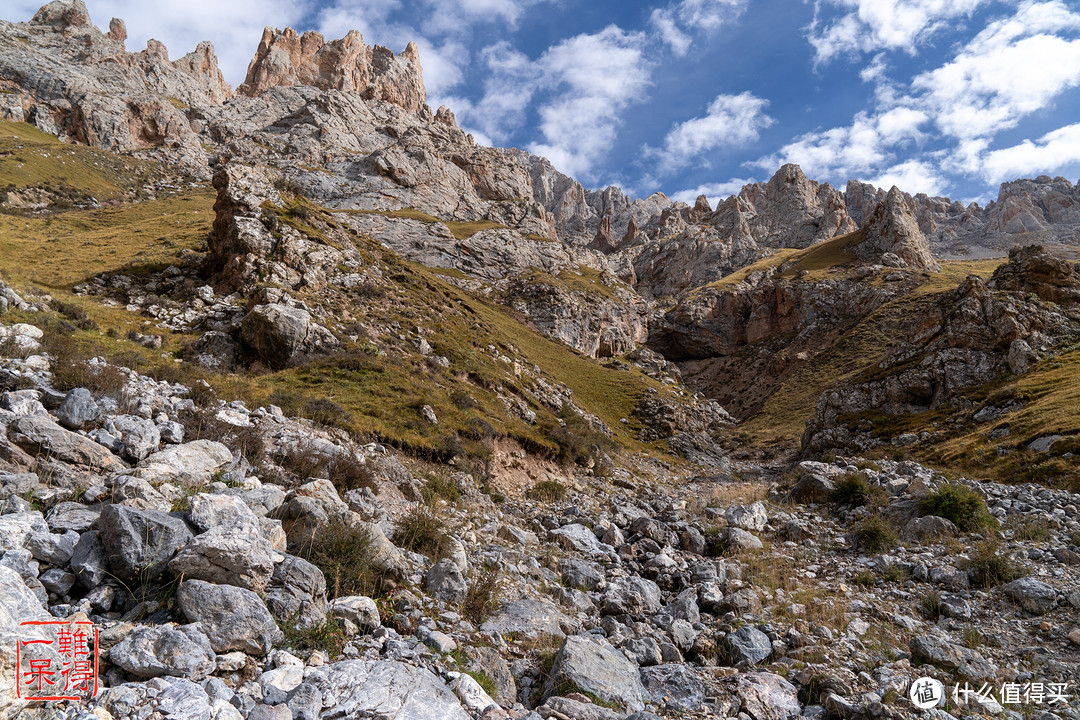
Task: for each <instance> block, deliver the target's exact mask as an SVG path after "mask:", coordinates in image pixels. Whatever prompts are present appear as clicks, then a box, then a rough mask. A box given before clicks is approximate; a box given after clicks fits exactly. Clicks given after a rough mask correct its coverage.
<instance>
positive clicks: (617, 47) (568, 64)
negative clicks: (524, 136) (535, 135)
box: [529, 25, 652, 176]
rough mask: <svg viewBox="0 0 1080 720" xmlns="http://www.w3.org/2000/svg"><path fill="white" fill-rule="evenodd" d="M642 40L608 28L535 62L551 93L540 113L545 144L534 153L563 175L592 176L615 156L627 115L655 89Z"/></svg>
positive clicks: (566, 42)
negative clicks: (606, 156)
mask: <svg viewBox="0 0 1080 720" xmlns="http://www.w3.org/2000/svg"><path fill="white" fill-rule="evenodd" d="M643 40H644V37H643V36H642V34H641V33H628V32H626V31H624V30H622V29H621V28H619V27H617V26H615V25H609V26H608V27H606V28H604V29H603V30H601V31H600V32H597V33H589V34H582V35H576V36H574V37H572V38H569V39H567V40H564V41H562V42H560V43H558V44H557V45H554V46H552V47H550V48H548V49H547V50H546V51H545V52H544V54H543V55H542V56H541V57H540V58H539V59H538V60H537V61H536V62H537V66H538V70H539V73H540V79H539V80H538V86H539V87H540V88H543V89H544V90H547V91H549V92H550V93H551V95H550V98H549V99H548V100H547V101H546V102H545V103H544V104H543V106H542V107H541V108H540V113H539V114H540V125H539V127H540V133H541V135H542V136H543V138H544V139H543V142H535V143H532V144H531V145H529V151H530V152H533V153H535V154H537V155H543V156H544V157H546V158H548V159H549V160H551V162H552V163H554V164H555V166H556V167H558V168H559V170H561V171H562V172H564V173H567V174H569V175H585V176H587V175H588V173H589V172H590V171H591V170H592V168H593V166H594V164H595V163H596V162H597V160H599V159H600V158H601V157H603V155H604V154H605V153H606V152H607V151H608V150H610V148H611V146H612V144H613V142H614V139H615V130H616V129H617V128H618V127H619V125H621V124H622V120H623V118H622V111H623V110H624V109H626V108H627V107H628V106H629V105H630V104H632V103H635V102H641V101H642V100H643V99H644V97H645V92H646V91H647V89H648V88H649V86H650V85H651V84H652V80H651V73H652V64H651V63H650V61H649V60H648V59H646V57H645V54H644V52H643V50H642V47H643V44H644V43H643Z"/></svg>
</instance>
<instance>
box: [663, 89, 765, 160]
mask: <svg viewBox="0 0 1080 720" xmlns="http://www.w3.org/2000/svg"><path fill="white" fill-rule="evenodd" d="M768 103H769V101H768V100H764V99H762V98H759V97H756V96H755V95H753V94H752V93H749V92H744V93H741V94H739V95H718V96H717V97H716V99H715V100H713V101H712V103H710V104H709V108H708V110H707V112H706V114H705V116H704V117H697V118H693V119H691V120H687V121H686V122H683V123H679V124H678V125H676V126H674V127H673V128H672V129H671V131H670V132H668V134H667V137H666V138H665V139H664V147H663V149H661V150H654V149H647V150H646V153H647V154H649V155H652V156H655V157H657V158H659V160H660V164H661V168H660V172H661V173H665V172H673V171H675V170H679V169H680V168H683V167H685V166H687V165H689V164H691V163H693V162H694V161H695V159H698V158H700V156H702V155H704V154H706V153H709V152H711V151H714V150H717V149H720V148H724V147H739V146H742V145H746V144H747V143H750V142H753V141H754V140H757V138H758V136H759V134H760V133H761V130H763V129H764V128H767V127H769V126H770V125H772V124H773V123H774V122H775V120H773V118H771V117H769V116H768V115H766V114H765V112H764V111H765V106H766V105H768Z"/></svg>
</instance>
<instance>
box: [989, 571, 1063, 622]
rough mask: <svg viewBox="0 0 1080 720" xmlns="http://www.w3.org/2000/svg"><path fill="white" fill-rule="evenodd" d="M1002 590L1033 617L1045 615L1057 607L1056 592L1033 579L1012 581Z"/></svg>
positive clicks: (1026, 578)
mask: <svg viewBox="0 0 1080 720" xmlns="http://www.w3.org/2000/svg"><path fill="white" fill-rule="evenodd" d="M1002 589H1003V590H1004V592H1005V595H1006V596H1008V597H1009V599H1011V600H1012V601H1013V602H1015V603H1016V604H1017V605H1019V606H1020V607H1022V608H1024V609H1025V610H1027V611H1028V612H1029V613H1032V614H1034V615H1045V614H1046V613H1048V612H1050V611H1051V610H1053V609H1054V608H1056V607H1057V597H1058V593H1057V590H1055V589H1054V588H1052V587H1050V586H1049V585H1047V584H1046V583H1044V582H1042V581H1040V580H1036V579H1035V578H1033V577H1025V578H1020V579H1019V580H1013V581H1012V582H1011V583H1009V584H1008V585H1006V586H1005V587H1004V588H1002Z"/></svg>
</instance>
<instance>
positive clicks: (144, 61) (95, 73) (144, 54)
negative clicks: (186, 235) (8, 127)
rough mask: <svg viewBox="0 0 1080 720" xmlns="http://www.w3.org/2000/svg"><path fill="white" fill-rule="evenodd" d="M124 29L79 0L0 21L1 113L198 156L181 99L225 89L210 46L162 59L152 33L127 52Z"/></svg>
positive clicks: (77, 133) (48, 127) (110, 146)
mask: <svg viewBox="0 0 1080 720" xmlns="http://www.w3.org/2000/svg"><path fill="white" fill-rule="evenodd" d="M125 38H126V31H125V30H123V27H122V23H120V24H114V25H113V26H112V27H111V29H110V32H109V33H108V34H105V33H102V32H101V31H99V30H98V29H97V28H96V27H94V26H93V24H92V23H91V21H90V16H89V14H88V12H87V10H86V6H85V5H84V4H83V2H82V0H74V1H73V2H66V1H65V0H54V2H51V3H49V4H48V5H46V6H45V7H43V8H41V10H39V11H38V12H37V14H36V15H35V16H34V18H33V19H32V20H31V21H30V22H29V23H8V22H0V78H3V80H2V81H0V85H2V86H3V89H5V90H6V91H9V94H8V95H7V96H6V99H5V103H4V109H3V116H4V117H5V118H7V119H12V120H19V121H28V122H31V123H33V124H34V125H36V126H37V127H38V128H40V129H42V130H44V131H45V132H48V133H52V134H54V135H58V136H60V137H61V138H62V139H69V140H72V141H74V142H79V143H84V144H87V145H93V146H96V147H100V148H103V149H106V150H115V151H122V152H128V151H138V150H148V149H157V148H167V149H170V150H171V151H172V152H173V154H174V156H175V157H177V158H178V159H180V160H182V161H183V162H185V163H186V164H187V165H189V166H190V167H193V168H197V167H200V166H204V165H205V153H204V152H203V150H202V147H201V145H200V141H199V139H198V135H197V134H196V131H195V130H194V129H193V127H192V124H191V122H190V121H189V119H188V117H187V115H186V114H185V109H186V108H189V107H204V106H214V105H220V104H221V103H223V102H225V101H226V100H228V99H229V98H231V97H232V91H231V89H230V88H229V86H228V85H227V84H226V83H225V80H224V78H223V77H222V74H221V71H220V70H219V69H218V65H217V58H216V56H215V54H214V48H213V46H212V45H211V44H210V43H206V42H204V43H200V44H199V46H198V47H197V48H196V49H195V51H194V52H192V53H190V54H188V55H185V56H184V57H183V58H181V59H179V60H177V61H175V62H170V61H169V56H168V52H167V51H166V49H165V46H164V45H162V44H161V43H160V42H158V41H156V40H151V41H150V42H149V43H148V44H147V47H146V49H145V50H143V51H141V52H137V53H129V52H126V51H125V49H124V44H123V42H124V39H125ZM204 172H205V171H204Z"/></svg>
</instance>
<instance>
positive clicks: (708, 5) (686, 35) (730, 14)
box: [649, 0, 749, 57]
mask: <svg viewBox="0 0 1080 720" xmlns="http://www.w3.org/2000/svg"><path fill="white" fill-rule="evenodd" d="M748 2H749V0H682V2H678V3H673V4H671V5H667V6H666V7H662V8H657V9H655V10H653V12H652V15H651V16H650V17H649V22H650V23H651V24H652V25H653V28H654V29H655V31H656V32H657V33H658V34H659V35H660V39H661V40H662V41H663V42H664V44H666V45H667V46H668V47H670V48H671V51H672V52H673V53H674V54H675V55H676V56H678V57H682V56H684V55H686V53H687V52H688V51H689V50H690V46H691V45H692V44H693V38H692V36H691V34H692V33H693V32H695V31H703V32H705V33H707V34H709V33H713V32H716V31H717V30H719V29H720V28H721V27H722V26H723V25H725V24H727V23H730V22H733V21H734V20H737V19H738V17H739V16H740V15H741V14H742V12H743V10H745V9H746V6H747V4H748Z"/></svg>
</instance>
